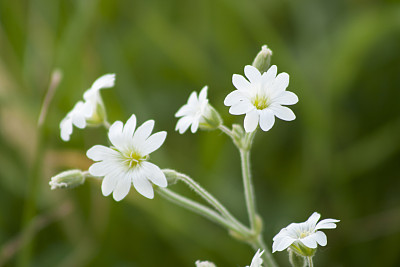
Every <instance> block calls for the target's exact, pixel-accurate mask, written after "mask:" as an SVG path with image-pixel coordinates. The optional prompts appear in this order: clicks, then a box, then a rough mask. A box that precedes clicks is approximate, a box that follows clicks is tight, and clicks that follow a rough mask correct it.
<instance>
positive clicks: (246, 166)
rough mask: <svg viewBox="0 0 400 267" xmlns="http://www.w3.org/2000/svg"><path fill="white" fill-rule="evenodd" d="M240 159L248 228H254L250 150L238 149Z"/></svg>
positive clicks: (254, 210)
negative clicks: (248, 222)
mask: <svg viewBox="0 0 400 267" xmlns="http://www.w3.org/2000/svg"><path fill="white" fill-rule="evenodd" d="M240 159H241V165H242V175H243V186H244V194H245V198H246V207H247V213H248V215H249V221H250V229H251V230H253V231H254V229H256V204H255V195H254V188H253V183H252V179H251V173H250V151H249V150H245V149H240Z"/></svg>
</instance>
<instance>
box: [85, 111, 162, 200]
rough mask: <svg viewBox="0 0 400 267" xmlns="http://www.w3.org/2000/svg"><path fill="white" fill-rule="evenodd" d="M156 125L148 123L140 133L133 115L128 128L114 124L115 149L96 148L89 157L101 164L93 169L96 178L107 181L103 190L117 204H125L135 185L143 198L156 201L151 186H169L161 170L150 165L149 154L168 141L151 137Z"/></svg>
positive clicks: (110, 136) (104, 182) (97, 164)
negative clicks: (111, 196)
mask: <svg viewBox="0 0 400 267" xmlns="http://www.w3.org/2000/svg"><path fill="white" fill-rule="evenodd" d="M153 127H154V121H153V120H148V121H146V122H145V123H143V124H142V125H141V126H140V127H138V128H137V129H136V130H135V128H136V117H135V115H132V116H131V117H130V118H129V120H128V121H127V122H126V124H125V126H124V125H123V123H122V122H121V121H116V122H114V123H113V124H112V125H111V127H110V129H109V131H108V137H109V139H110V141H111V143H112V145H113V147H111V148H109V147H105V146H102V145H95V146H93V147H92V148H90V149H89V150H88V151H87V153H86V155H87V156H88V157H89V158H90V159H92V160H94V161H98V162H96V163H94V164H93V165H92V166H90V168H89V173H90V174H91V175H93V176H98V177H104V179H103V182H102V184H101V190H102V193H103V195H104V196H108V195H110V194H111V193H112V192H113V197H114V199H115V200H116V201H120V200H122V199H123V198H124V197H125V196H126V195H127V194H128V192H129V190H130V188H131V184H133V186H134V187H135V189H136V191H137V192H139V193H140V194H142V195H143V196H145V197H147V198H150V199H152V198H153V197H154V191H153V187H152V185H151V182H152V183H153V184H155V185H157V186H160V187H166V186H167V179H166V178H165V175H164V173H163V172H162V171H161V170H160V168H159V167H158V166H156V165H154V164H153V163H150V162H148V161H147V159H148V157H149V154H150V153H152V152H153V151H155V150H157V149H158V148H159V147H160V146H161V145H162V144H163V143H164V141H165V138H166V136H167V132H165V131H162V132H158V133H155V134H152V135H150V134H151V132H152V130H153Z"/></svg>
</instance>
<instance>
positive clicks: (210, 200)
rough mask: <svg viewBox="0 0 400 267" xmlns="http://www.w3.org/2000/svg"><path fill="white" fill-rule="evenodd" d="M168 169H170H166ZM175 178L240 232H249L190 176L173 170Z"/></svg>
mask: <svg viewBox="0 0 400 267" xmlns="http://www.w3.org/2000/svg"><path fill="white" fill-rule="evenodd" d="M168 171H170V170H168ZM175 173H176V175H177V178H178V179H179V180H180V181H182V182H184V183H185V184H187V185H188V186H189V187H190V188H191V189H193V190H194V191H195V192H196V193H197V194H198V195H199V196H201V197H202V198H203V199H204V200H205V201H207V202H208V203H209V204H210V205H211V206H213V207H214V208H215V209H216V210H217V211H218V212H220V213H221V215H222V216H223V217H225V218H226V219H228V220H229V221H230V222H232V223H233V224H235V225H236V226H237V227H238V228H239V229H240V230H241V232H242V233H245V234H251V233H250V230H249V229H248V228H247V227H246V226H244V225H243V224H241V223H240V222H239V221H238V220H237V219H236V218H235V217H233V215H232V214H231V213H230V212H229V211H228V210H227V209H226V208H225V207H224V206H223V205H222V204H221V203H220V202H219V201H218V200H217V199H216V198H215V197H214V196H212V195H211V194H210V193H209V192H208V191H207V190H205V189H204V188H203V187H201V186H200V185H199V184H198V183H196V182H195V181H194V180H193V179H192V178H190V177H189V176H187V175H185V174H183V173H179V172H175Z"/></svg>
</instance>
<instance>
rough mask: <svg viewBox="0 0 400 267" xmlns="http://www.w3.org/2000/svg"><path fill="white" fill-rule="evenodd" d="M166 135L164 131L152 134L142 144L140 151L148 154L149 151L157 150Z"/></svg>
mask: <svg viewBox="0 0 400 267" xmlns="http://www.w3.org/2000/svg"><path fill="white" fill-rule="evenodd" d="M166 137H167V132H166V131H162V132H158V133H155V134H152V135H151V136H150V137H149V138H147V140H146V141H145V143H144V144H143V146H142V147H143V148H142V153H143V154H145V155H148V154H150V153H151V152H153V151H155V150H157V149H158V148H159V147H160V146H161V145H162V144H163V143H164V141H165V138H166Z"/></svg>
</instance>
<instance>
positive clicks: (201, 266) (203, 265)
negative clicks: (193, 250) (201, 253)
mask: <svg viewBox="0 0 400 267" xmlns="http://www.w3.org/2000/svg"><path fill="white" fill-rule="evenodd" d="M196 267H216V265H215V264H214V263H212V262H210V261H200V260H197V261H196Z"/></svg>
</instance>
